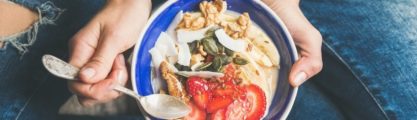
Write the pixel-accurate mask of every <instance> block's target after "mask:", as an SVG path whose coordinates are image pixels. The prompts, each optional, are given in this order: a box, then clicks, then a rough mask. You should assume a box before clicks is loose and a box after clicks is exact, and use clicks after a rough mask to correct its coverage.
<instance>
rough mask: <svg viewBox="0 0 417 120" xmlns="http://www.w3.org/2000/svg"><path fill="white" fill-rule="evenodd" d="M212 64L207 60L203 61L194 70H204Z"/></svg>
mask: <svg viewBox="0 0 417 120" xmlns="http://www.w3.org/2000/svg"><path fill="white" fill-rule="evenodd" d="M212 64H213V63H212V62H207V63H204V64H202V65H200V66H198V67H197V68H196V71H201V70H206V69H207V68H208V67H210V66H211V65H212Z"/></svg>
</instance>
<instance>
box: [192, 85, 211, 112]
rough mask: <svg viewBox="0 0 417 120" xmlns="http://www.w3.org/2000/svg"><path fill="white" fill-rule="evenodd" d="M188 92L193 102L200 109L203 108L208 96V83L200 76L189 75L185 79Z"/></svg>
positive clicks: (205, 105)
mask: <svg viewBox="0 0 417 120" xmlns="http://www.w3.org/2000/svg"><path fill="white" fill-rule="evenodd" d="M187 85H188V87H187V88H188V92H189V93H190V94H191V97H192V99H193V101H194V103H195V104H196V105H197V106H198V107H199V108H200V109H202V110H205V109H206V107H207V103H208V101H209V98H210V96H211V95H210V94H211V93H210V92H209V91H208V87H209V86H208V83H207V81H205V80H204V79H202V78H200V77H189V78H188V80H187Z"/></svg>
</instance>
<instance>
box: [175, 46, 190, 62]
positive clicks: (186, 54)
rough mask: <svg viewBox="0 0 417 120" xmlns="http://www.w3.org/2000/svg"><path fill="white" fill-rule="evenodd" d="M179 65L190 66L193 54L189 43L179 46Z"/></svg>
mask: <svg viewBox="0 0 417 120" xmlns="http://www.w3.org/2000/svg"><path fill="white" fill-rule="evenodd" d="M178 48H179V51H178V64H180V65H184V66H190V60H191V53H190V48H189V47H188V44H187V43H180V44H178Z"/></svg>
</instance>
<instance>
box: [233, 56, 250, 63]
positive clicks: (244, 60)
mask: <svg viewBox="0 0 417 120" xmlns="http://www.w3.org/2000/svg"><path fill="white" fill-rule="evenodd" d="M233 63H235V64H237V65H246V64H248V63H249V62H248V61H247V60H246V59H244V58H241V57H235V58H233Z"/></svg>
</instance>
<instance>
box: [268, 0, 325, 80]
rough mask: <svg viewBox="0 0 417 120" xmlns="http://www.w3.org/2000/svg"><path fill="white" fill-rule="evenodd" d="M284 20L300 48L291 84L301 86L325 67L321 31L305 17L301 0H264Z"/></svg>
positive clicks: (292, 69)
mask: <svg viewBox="0 0 417 120" xmlns="http://www.w3.org/2000/svg"><path fill="white" fill-rule="evenodd" d="M263 1H264V2H265V3H266V4H267V5H269V7H271V8H272V9H273V10H274V11H275V13H277V14H278V16H279V17H280V18H281V19H282V20H283V21H284V23H285V25H286V26H287V27H288V29H289V32H290V33H291V35H292V37H293V39H294V41H295V44H296V46H297V48H298V52H299V59H298V61H297V62H296V63H295V64H294V65H293V67H292V68H291V72H290V76H289V79H290V84H291V85H292V86H294V87H297V86H300V85H301V84H302V83H303V82H305V81H306V80H307V79H309V78H311V77H312V76H314V75H316V74H317V73H318V72H320V71H321V69H322V67H323V62H322V57H321V44H322V37H321V34H320V32H319V31H318V30H317V29H316V28H314V26H313V25H311V24H310V22H309V21H308V20H307V19H306V18H305V17H304V15H303V13H302V12H301V10H300V8H299V3H300V0H263Z"/></svg>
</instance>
